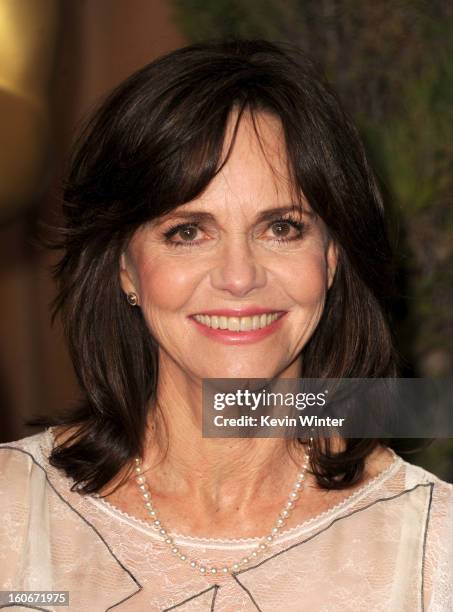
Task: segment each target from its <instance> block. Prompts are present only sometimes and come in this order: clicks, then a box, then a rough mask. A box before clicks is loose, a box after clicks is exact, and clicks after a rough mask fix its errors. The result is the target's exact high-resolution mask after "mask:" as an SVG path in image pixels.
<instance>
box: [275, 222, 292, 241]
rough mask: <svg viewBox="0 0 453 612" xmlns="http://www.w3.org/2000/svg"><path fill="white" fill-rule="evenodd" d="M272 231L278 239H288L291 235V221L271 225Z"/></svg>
mask: <svg viewBox="0 0 453 612" xmlns="http://www.w3.org/2000/svg"><path fill="white" fill-rule="evenodd" d="M271 228H272V231H273V232H274V234H275V235H276V236H277V237H278V238H282V237H283V238H286V237H287V236H288V234H290V233H291V224H290V223H289V221H276V222H275V223H273V224H272V225H271Z"/></svg>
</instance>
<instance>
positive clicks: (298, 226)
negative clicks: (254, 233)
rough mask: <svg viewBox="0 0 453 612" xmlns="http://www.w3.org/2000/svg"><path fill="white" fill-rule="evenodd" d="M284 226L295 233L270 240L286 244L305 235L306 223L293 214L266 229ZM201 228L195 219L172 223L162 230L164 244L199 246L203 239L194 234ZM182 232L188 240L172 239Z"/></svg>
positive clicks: (181, 234) (275, 220) (276, 221)
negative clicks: (198, 238) (196, 238)
mask: <svg viewBox="0 0 453 612" xmlns="http://www.w3.org/2000/svg"><path fill="white" fill-rule="evenodd" d="M284 226H289V228H290V230H289V232H291V229H293V230H295V235H293V236H290V237H288V236H286V235H285V234H284V233H283V234H281V235H280V236H275V237H274V238H270V239H269V241H270V242H273V243H277V244H287V243H289V242H295V241H298V240H301V239H302V238H303V237H304V236H305V234H306V231H307V224H306V223H304V222H303V221H300V220H299V219H296V218H295V217H293V216H286V217H280V218H278V219H274V220H273V221H272V222H271V223H269V225H268V226H267V230H269V229H270V228H272V227H280V228H282V227H283V228H284ZM202 229H203V228H202V224H201V223H199V222H197V221H194V222H189V223H178V224H176V225H173V226H172V227H169V228H168V229H167V230H166V231H165V232H163V239H164V242H165V243H166V244H168V245H169V246H173V247H183V248H184V247H199V246H201V245H202V243H203V242H204V240H195V239H194V234H195V235H196V234H197V233H198V231H199V230H202ZM183 232H186V234H185V236H186V238H189V239H188V240H173V238H174V237H175V236H177V235H178V234H179V235H180V237H182V236H183V235H184V234H183ZM191 235H192V238H191Z"/></svg>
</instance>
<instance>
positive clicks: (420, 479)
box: [402, 459, 453, 500]
mask: <svg viewBox="0 0 453 612" xmlns="http://www.w3.org/2000/svg"><path fill="white" fill-rule="evenodd" d="M402 461H403V463H404V465H405V467H406V486H407V487H411V486H415V485H417V484H432V491H433V498H436V499H437V498H439V499H444V500H451V499H453V484H452V483H450V482H447V481H446V480H442V479H441V478H440V477H439V476H436V474H433V473H432V472H430V471H428V470H426V469H424V468H422V467H421V466H419V465H414V464H412V463H409V462H408V461H406V460H404V459H402Z"/></svg>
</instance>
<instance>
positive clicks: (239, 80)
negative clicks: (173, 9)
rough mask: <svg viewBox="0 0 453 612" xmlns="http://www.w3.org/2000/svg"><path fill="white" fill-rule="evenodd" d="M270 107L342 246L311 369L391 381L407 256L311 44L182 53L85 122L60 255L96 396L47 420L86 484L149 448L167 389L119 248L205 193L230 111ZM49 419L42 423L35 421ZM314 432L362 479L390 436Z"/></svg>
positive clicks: (244, 43) (338, 471)
mask: <svg viewBox="0 0 453 612" xmlns="http://www.w3.org/2000/svg"><path fill="white" fill-rule="evenodd" d="M233 108H235V109H239V119H238V121H240V117H241V114H242V112H243V111H244V110H247V111H250V112H251V113H252V116H253V114H255V113H256V112H259V111H267V112H270V113H273V114H274V115H275V116H277V117H278V118H279V119H280V121H281V124H282V126H283V130H284V134H285V140H286V147H287V153H288V160H289V164H290V166H291V167H290V171H291V176H292V178H293V180H294V184H295V186H296V187H297V188H298V189H299V190H300V191H301V192H302V193H303V194H304V196H305V197H306V199H307V200H308V202H309V204H310V206H311V208H312V209H313V211H314V212H315V213H316V214H317V215H319V217H320V218H321V219H322V220H323V221H324V223H325V225H326V227H327V229H328V232H329V233H330V236H331V237H332V238H333V240H334V241H335V242H336V244H337V247H338V250H339V262H338V265H337V270H336V274H335V279H334V282H333V284H332V286H331V288H330V290H329V292H328V295H327V300H326V304H325V309H324V312H323V315H322V318H321V321H320V323H319V325H318V327H317V329H316V330H315V332H314V334H313V335H312V337H311V338H310V340H309V341H308V343H307V344H306V346H305V347H304V349H303V360H302V361H303V367H302V372H301V373H300V375H301V376H302V377H310V378H321V377H324V378H342V377H356V378H366V377H388V376H390V377H392V376H395V375H396V373H397V369H396V365H395V350H394V348H393V340H392V334H391V332H390V329H389V325H388V322H387V317H388V304H389V299H390V298H391V297H392V291H393V265H392V256H391V249H390V246H389V241H388V238H387V233H386V227H385V218H384V207H383V204H382V200H381V196H380V193H379V190H378V187H377V185H376V180H375V177H374V175H373V172H372V170H371V169H370V167H369V164H368V162H367V159H366V156H365V153H364V149H363V146H362V143H361V141H360V138H359V136H358V134H357V131H356V129H355V127H354V125H353V124H352V122H351V121H350V119H349V117H348V116H347V114H346V113H345V112H344V110H343V109H342V107H341V105H340V103H339V101H338V100H337V97H336V96H335V94H334V93H333V92H332V91H331V89H330V87H329V86H328V85H327V84H326V83H325V82H324V81H323V80H322V79H321V77H320V76H319V73H318V71H317V70H316V69H315V68H314V66H313V64H312V62H311V61H310V60H309V59H308V58H307V57H306V56H305V55H304V54H303V53H302V52H301V51H300V50H299V49H298V48H296V47H294V46H292V45H289V44H282V43H279V44H275V43H271V42H267V41H262V40H228V41H221V42H209V43H204V44H196V45H192V46H188V47H185V48H182V49H178V50H176V51H174V52H172V53H169V54H168V55H165V56H163V57H160V58H159V59H157V60H156V61H153V62H151V63H150V64H148V65H147V66H145V67H144V68H142V69H141V70H139V71H138V72H136V73H135V74H133V75H132V76H130V77H129V78H128V79H127V80H126V81H125V82H124V83H122V84H121V85H120V86H119V87H118V88H117V89H115V90H114V91H113V93H112V94H111V95H110V96H109V97H108V98H107V99H106V100H105V102H104V103H103V104H102V105H101V106H100V108H99V110H98V111H97V112H96V113H95V115H94V116H93V118H92V119H91V120H90V121H89V123H88V124H87V126H86V128H85V129H84V131H83V133H82V134H81V136H80V138H79V140H78V142H77V144H76V148H75V154H74V156H73V159H72V164H71V168H70V172H69V175H68V179H67V183H66V186H65V189H64V203H63V217H64V222H63V226H62V227H61V228H59V243H58V246H59V247H60V248H62V249H63V254H62V257H61V259H60V260H59V263H58V264H57V265H56V267H55V277H56V279H57V281H58V284H59V293H58V296H57V298H56V300H55V304H54V313H53V314H54V317H55V316H56V315H57V314H60V315H61V317H62V320H63V324H64V329H65V333H66V337H67V340H68V344H69V349H70V354H71V357H72V361H73V364H74V368H75V371H76V374H77V377H78V380H79V382H80V385H81V388H82V391H83V394H84V399H83V401H82V402H80V404H79V405H77V406H76V408H74V409H70V410H66V411H65V412H64V413H63V414H61V415H56V416H53V417H51V418H48V419H45V420H41V421H40V423H41V424H46V425H56V424H60V425H61V424H65V425H68V426H69V425H77V426H78V427H77V434H76V435H75V436H72V437H71V438H70V439H69V440H67V441H66V442H64V443H62V444H60V445H57V446H56V448H55V449H54V450H53V452H52V454H51V457H50V461H51V463H52V464H53V465H54V466H56V467H58V468H60V469H62V470H64V472H65V473H66V474H67V475H69V476H71V477H72V478H73V479H74V481H75V485H74V486H76V485H77V486H78V488H79V489H80V490H81V491H83V492H85V493H93V492H98V491H99V490H101V489H102V488H103V487H104V486H105V485H106V484H108V483H109V482H111V481H112V479H113V478H114V477H115V476H116V475H117V474H119V473H120V471H122V469H123V468H127V467H128V466H130V465H131V460H132V458H133V457H134V456H136V455H137V454H142V452H143V445H144V434H145V425H146V421H147V414H148V411H149V409H150V406H152V405H153V403H154V401H155V399H156V397H155V391H156V381H157V377H158V362H157V346H156V342H155V340H154V338H153V337H152V334H151V333H150V331H149V330H148V329H147V327H146V325H145V322H144V319H143V316H142V314H141V311H140V309H139V308H131V307H130V306H128V304H127V302H126V300H125V296H124V293H123V291H122V289H121V286H120V282H119V258H120V254H121V252H122V251H123V250H124V248H125V246H126V244H127V241H128V240H129V239H130V237H131V235H132V234H133V232H134V231H135V230H136V229H137V228H138V227H139V226H141V225H142V224H143V223H145V222H147V221H149V220H151V219H154V218H156V217H159V216H160V215H162V214H164V213H166V212H169V211H170V210H172V209H174V208H175V207H177V206H178V205H181V204H183V203H186V202H189V201H191V200H192V199H194V198H195V197H197V196H199V195H200V194H201V193H202V192H203V190H204V189H205V188H206V187H207V185H208V184H209V182H210V181H211V180H212V179H213V177H214V176H215V175H216V173H217V172H218V171H219V169H220V167H221V165H222V163H224V162H225V160H223V162H222V160H221V153H222V145H223V142H224V137H225V129H226V125H227V121H228V118H229V117H230V115H231V112H232V110H233ZM36 422H37V421H36V420H35V423H36ZM324 442H325V444H324V445H322V444H321V441H319V440H317V441H315V447H314V454H313V466H314V469H313V472H314V474H315V475H316V478H317V480H318V483H319V484H320V485H321V486H322V487H326V488H342V487H347V486H349V485H351V484H353V483H354V482H357V481H358V480H360V478H361V476H362V474H363V467H364V460H365V458H366V457H367V456H368V455H369V453H370V452H371V451H372V450H373V449H374V448H375V447H376V446H377V445H378V443H379V442H382V443H383V444H386V442H385V440H375V439H373V440H372V439H347V440H345V443H346V447H345V450H344V451H343V452H341V453H333V452H332V451H331V449H330V447H329V443H328V440H327V441H324Z"/></svg>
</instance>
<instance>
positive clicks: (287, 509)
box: [135, 438, 313, 575]
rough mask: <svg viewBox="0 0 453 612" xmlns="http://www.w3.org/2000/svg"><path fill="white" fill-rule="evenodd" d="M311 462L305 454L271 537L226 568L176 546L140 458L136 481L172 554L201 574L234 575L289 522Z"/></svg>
mask: <svg viewBox="0 0 453 612" xmlns="http://www.w3.org/2000/svg"><path fill="white" fill-rule="evenodd" d="M312 442H313V438H310V442H309V447H308V448H309V453H310V452H311V449H312ZM309 460H310V457H309V454H307V453H305V460H304V463H303V466H302V471H301V472H299V473H298V475H297V480H296V483H295V485H294V487H293V489H292V490H291V493H290V494H289V498H288V501H287V502H286V504H285V505H284V507H283V510H282V511H281V512H280V514H279V516H278V518H277V520H276V521H275V524H274V526H273V527H272V530H271V532H270V533H269V535H267V536H265V537H264V538H262V539H261V540H260V542H259V543H258V544H257V546H256V548H255V549H254V550H253V551H252V552H251V553H250V555H249V556H248V557H244V558H243V559H241V561H238V562H236V563H233V564H231V565H229V566H225V567H214V566H211V567H206V566H205V565H202V564H200V563H199V562H198V561H195V560H193V559H189V557H188V556H187V555H186V554H185V553H184V552H183V551H181V550H180V549H179V548H178V547H177V546H176V545H175V542H174V540H173V538H172V537H171V536H170V535H169V533H168V531H167V529H165V527H164V526H163V524H162V522H161V520H160V519H159V517H158V515H157V511H156V508H155V506H154V505H153V503H152V501H151V493H150V491H149V487H148V484H147V482H146V478H145V476H144V475H143V474H142V461H141V459H140V458H139V457H136V459H135V472H136V476H135V480H136V482H137V484H138V488H139V490H140V493H141V494H142V496H143V500H144V504H145V510H146V511H147V513H148V515H149V517H150V519H152V521H153V523H152V524H153V526H154V528H155V529H156V530H158V532H159V534H160V535H161V536H162V539H163V541H164V542H165V544H167V545H168V547H169V548H170V549H171V552H172V553H173V554H174V555H175V556H176V557H179V559H181V561H187V562H188V563H189V565H190V567H192V568H193V569H194V570H196V571H198V572H200V574H204V575H205V574H212V575H216V574H233V573H234V572H237V571H238V570H239V569H240V568H241V567H243V566H244V565H248V563H250V562H251V561H255V560H256V559H257V558H258V556H259V555H260V554H262V553H264V552H265V551H266V550H267V548H268V547H269V546H270V545H271V544H272V542H273V540H274V538H275V537H276V536H277V534H278V533H279V532H280V530H281V528H282V527H283V526H284V524H285V522H286V521H287V519H288V517H289V515H290V513H291V511H292V510H293V509H294V507H295V505H296V501H297V499H298V498H299V493H300V492H301V490H302V488H303V484H304V480H305V474H306V471H307V468H308V464H309Z"/></svg>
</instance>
